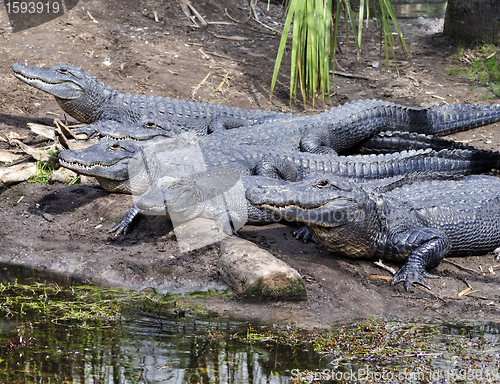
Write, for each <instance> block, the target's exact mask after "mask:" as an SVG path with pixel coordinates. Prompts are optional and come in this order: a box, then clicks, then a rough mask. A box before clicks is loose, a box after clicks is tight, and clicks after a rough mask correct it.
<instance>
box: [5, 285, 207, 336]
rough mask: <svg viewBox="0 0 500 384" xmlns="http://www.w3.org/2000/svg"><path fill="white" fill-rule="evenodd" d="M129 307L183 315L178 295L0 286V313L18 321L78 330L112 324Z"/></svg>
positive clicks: (77, 287)
mask: <svg viewBox="0 0 500 384" xmlns="http://www.w3.org/2000/svg"><path fill="white" fill-rule="evenodd" d="M130 308H134V310H142V311H145V312H149V313H159V314H160V313H161V314H172V313H173V314H182V313H184V314H185V313H186V308H185V307H184V305H182V302H181V301H180V295H161V294H158V293H156V292H154V291H151V292H147V291H143V292H135V291H129V290H126V289H119V288H104V287H96V286H94V285H91V284H81V285H75V286H69V287H61V286H59V285H58V284H57V283H51V284H46V283H32V284H22V283H19V282H17V280H16V281H14V282H6V283H0V312H3V313H4V314H5V316H6V317H14V318H16V319H19V320H23V319H25V318H28V319H33V318H35V319H37V320H39V321H43V320H48V321H50V322H52V323H64V324H65V325H67V323H68V322H71V321H76V322H77V324H78V326H79V327H86V326H90V324H93V325H96V322H97V323H98V324H100V325H102V324H103V323H110V322H114V321H116V320H118V319H120V318H121V316H122V313H123V312H126V311H127V310H129V309H130ZM199 312H201V310H200V309H199V308H198V309H197V313H199Z"/></svg>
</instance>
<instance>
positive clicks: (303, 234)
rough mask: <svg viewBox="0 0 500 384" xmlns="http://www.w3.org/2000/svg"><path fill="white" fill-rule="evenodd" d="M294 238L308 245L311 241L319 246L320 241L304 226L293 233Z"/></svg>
mask: <svg viewBox="0 0 500 384" xmlns="http://www.w3.org/2000/svg"><path fill="white" fill-rule="evenodd" d="M293 236H295V238H296V239H297V240H302V241H303V242H304V243H307V242H308V241H309V240H311V241H312V242H313V243H315V244H319V243H318V240H316V239H315V238H314V236H313V235H312V233H311V232H309V229H307V227H306V226H305V225H304V226H302V227H300V228H299V229H297V230H296V231H295V232H293Z"/></svg>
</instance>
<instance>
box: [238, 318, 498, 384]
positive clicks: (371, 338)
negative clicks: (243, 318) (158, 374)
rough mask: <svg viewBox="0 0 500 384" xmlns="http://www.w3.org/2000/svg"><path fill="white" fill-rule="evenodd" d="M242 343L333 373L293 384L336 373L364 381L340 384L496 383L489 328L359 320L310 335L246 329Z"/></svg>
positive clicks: (303, 375) (318, 372)
mask: <svg viewBox="0 0 500 384" xmlns="http://www.w3.org/2000/svg"><path fill="white" fill-rule="evenodd" d="M246 342H247V343H262V344H264V345H267V346H272V345H274V346H275V348H276V349H278V346H280V345H281V346H287V347H289V348H291V349H292V350H294V351H314V352H315V353H317V354H318V355H320V356H322V359H323V361H326V362H327V363H328V367H333V368H330V369H323V368H322V367H317V368H316V369H315V370H314V371H301V372H300V374H299V373H297V374H296V375H295V376H296V377H297V379H298V380H297V381H294V382H299V383H306V382H307V383H309V382H313V381H314V382H316V381H319V380H321V379H323V380H329V379H328V378H327V377H326V376H325V375H327V374H334V373H337V372H338V373H344V374H347V375H349V374H352V372H355V373H357V374H361V373H363V372H364V374H365V375H366V376H365V377H363V378H360V377H358V378H357V380H353V379H352V377H349V376H346V375H344V376H341V377H342V378H343V379H344V381H345V382H349V381H350V379H351V381H352V382H358V381H359V382H366V383H374V382H441V381H442V382H444V381H445V378H446V377H447V379H448V380H446V382H450V383H455V382H465V381H466V379H467V375H469V376H470V375H475V377H476V378H478V381H476V382H488V380H489V379H490V380H491V379H498V378H499V377H500V374H499V371H498V368H497V367H496V363H495V361H496V357H495V356H496V355H495V352H494V351H495V350H496V348H497V347H498V343H499V338H498V329H497V326H496V325H490V324H482V325H470V324H460V325H453V324H446V323H440V324H423V323H417V322H413V321H404V322H402V321H376V320H371V321H370V320H362V321H360V322H356V323H351V324H344V325H338V326H335V327H332V328H331V330H330V331H313V332H304V331H300V330H298V329H297V328H294V327H287V328H276V327H275V328H260V329H257V328H252V327H250V328H249V330H248V332H247V336H246ZM369 372H372V374H373V376H370V374H369ZM292 374H293V371H292ZM377 374H379V375H384V376H383V377H384V378H385V380H380V381H379V380H377ZM322 375H323V376H322ZM410 375H414V376H413V377H411V376H410ZM479 376H481V377H479ZM299 378H300V379H302V380H299ZM391 378H393V379H394V380H391ZM378 379H381V377H378ZM396 379H397V380H396ZM344 381H342V380H339V382H344ZM325 382H330V381H325Z"/></svg>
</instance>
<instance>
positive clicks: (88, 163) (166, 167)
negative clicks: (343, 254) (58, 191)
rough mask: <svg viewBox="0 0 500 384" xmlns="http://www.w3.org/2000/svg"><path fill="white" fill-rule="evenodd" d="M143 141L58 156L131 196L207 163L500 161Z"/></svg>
mask: <svg viewBox="0 0 500 384" xmlns="http://www.w3.org/2000/svg"><path fill="white" fill-rule="evenodd" d="M148 143H149V144H147V143H143V142H136V141H130V140H122V141H116V140H109V139H103V140H101V141H100V142H99V143H98V144H96V145H94V146H92V147H89V148H85V149H81V150H73V151H70V150H67V151H63V152H61V153H60V154H59V161H60V163H61V165H63V166H64V167H66V168H70V169H72V170H75V171H76V172H79V173H82V174H86V175H89V176H95V177H96V178H97V179H98V181H99V183H100V184H101V185H102V186H103V187H104V188H106V189H107V190H109V191H113V192H115V191H118V192H129V193H130V192H132V193H134V194H135V195H137V196H139V195H141V194H142V193H144V192H146V191H147V190H148V188H150V187H151V185H153V184H154V183H155V182H156V181H157V180H159V179H160V178H162V177H167V178H166V179H162V181H161V182H159V183H157V184H156V189H157V190H158V191H156V192H154V193H160V192H159V191H161V190H166V189H167V188H170V189H172V188H173V187H172V186H173V185H175V187H176V188H178V190H179V191H180V190H182V187H183V185H182V183H181V182H180V181H179V178H182V177H184V176H189V175H192V174H196V173H199V172H203V171H205V170H206V169H207V168H216V169H217V168H218V169H222V170H224V169H226V170H233V171H237V172H238V173H239V174H240V175H241V176H252V175H260V176H267V177H271V178H276V179H283V180H288V181H300V180H303V179H304V178H306V177H307V176H308V175H310V174H314V173H320V174H325V175H337V176H342V177H348V178H351V179H354V180H369V179H378V178H384V177H391V176H395V175H406V174H412V173H424V174H428V175H434V176H437V175H440V176H443V175H457V174H469V173H478V172H485V171H489V170H490V169H491V168H497V167H498V166H499V165H500V158H499V157H500V155H499V154H498V153H494V152H489V151H480V150H474V151H470V150H442V151H439V152H436V151H433V150H431V149H427V150H419V151H408V152H401V153H396V154H389V155H369V156H339V157H333V156H323V155H317V154H311V153H301V152H298V151H280V150H274V149H273V148H267V147H257V146H253V145H240V146H234V147H228V146H226V147H223V148H219V149H217V150H216V149H214V148H211V147H210V146H208V147H207V146H206V143H205V140H197V138H196V137H193V136H192V135H191V136H186V135H179V136H177V137H175V138H159V139H155V140H150V141H149V142H148ZM152 143H154V144H152ZM130 170H134V171H130ZM173 175H178V176H175V177H173ZM165 180H168V182H167V181H165ZM131 211H133V212H132V213H130V214H129V215H127V217H126V218H125V219H124V221H122V222H121V224H120V225H119V226H118V227H116V229H117V231H123V230H126V228H127V227H128V225H129V224H130V222H131V221H132V220H133V218H134V217H135V216H136V215H137V214H138V213H139V210H138V209H137V207H133V208H132V210H131Z"/></svg>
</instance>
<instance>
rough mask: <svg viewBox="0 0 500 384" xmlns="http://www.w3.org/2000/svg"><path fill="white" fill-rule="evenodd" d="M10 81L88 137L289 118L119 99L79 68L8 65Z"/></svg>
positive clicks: (212, 127)
mask: <svg viewBox="0 0 500 384" xmlns="http://www.w3.org/2000/svg"><path fill="white" fill-rule="evenodd" d="M12 71H13V73H14V76H16V77H17V78H18V79H20V80H22V81H24V82H25V83H27V84H30V85H32V86H34V87H36V88H38V89H41V90H42V91H45V92H47V93H49V94H51V95H53V96H54V97H55V98H56V101H57V102H58V104H59V105H60V106H61V108H62V109H63V110H64V111H65V112H66V113H67V114H69V115H70V116H71V117H73V118H75V119H77V120H78V121H81V122H83V123H89V124H90V123H94V122H96V123H94V124H90V125H89V126H86V127H82V128H79V129H76V130H75V131H76V132H77V133H86V134H87V135H89V136H92V135H94V134H96V132H98V130H99V126H100V123H102V122H103V121H114V122H120V123H127V124H130V123H138V125H141V124H147V123H154V124H155V125H156V126H157V127H159V128H161V129H163V130H167V131H172V133H173V134H174V133H175V132H176V131H181V132H182V131H188V130H189V131H195V132H196V133H197V134H199V135H204V134H207V133H210V132H211V131H217V130H223V129H228V128H236V127H240V126H245V125H251V124H255V123H259V122H262V121H266V118H269V119H282V118H290V117H291V115H289V114H283V113H277V112H269V111H252V110H245V109H240V108H231V107H225V106H221V105H216V104H209V103H200V102H196V101H186V100H179V99H171V98H168V97H154V96H145V95H132V94H129V93H121V92H117V91H115V90H113V89H112V88H111V87H109V86H105V85H104V84H103V83H102V82H100V81H98V80H97V79H96V78H95V77H93V76H91V75H89V74H88V73H86V72H85V71H83V70H82V69H81V68H79V67H75V66H71V65H67V64H59V65H56V66H54V67H51V68H38V67H33V66H29V65H24V64H21V63H14V64H13V65H12Z"/></svg>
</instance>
